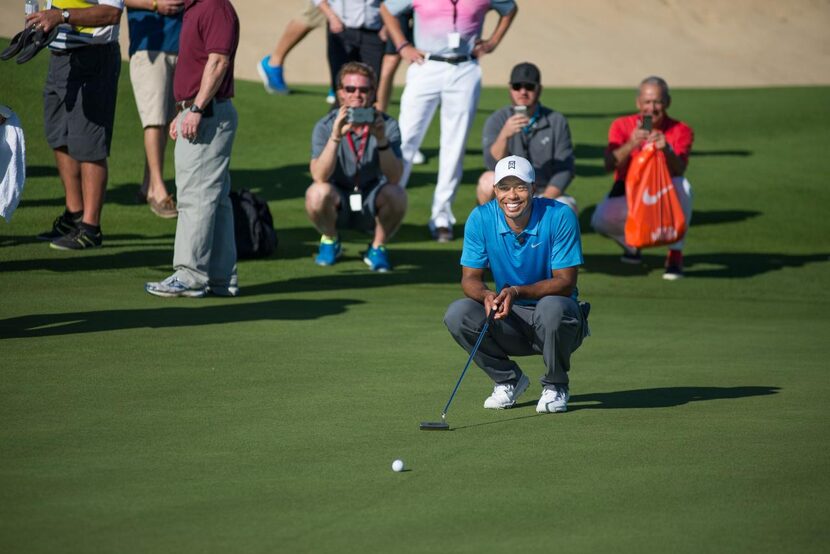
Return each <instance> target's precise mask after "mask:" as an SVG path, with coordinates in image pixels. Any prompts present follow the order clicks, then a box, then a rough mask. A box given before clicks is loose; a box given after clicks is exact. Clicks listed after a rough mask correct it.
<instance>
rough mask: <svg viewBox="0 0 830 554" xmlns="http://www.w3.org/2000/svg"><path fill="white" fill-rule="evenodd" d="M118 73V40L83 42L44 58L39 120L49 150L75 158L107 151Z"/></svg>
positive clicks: (86, 159) (102, 154)
mask: <svg viewBox="0 0 830 554" xmlns="http://www.w3.org/2000/svg"><path fill="white" fill-rule="evenodd" d="M120 72H121V50H120V48H119V46H118V43H111V44H102V45H95V46H84V47H82V48H76V49H73V50H69V51H67V52H66V53H59V54H55V53H53V54H52V55H51V56H50V57H49V71H48V73H47V75H46V86H45V87H44V89H43V125H44V128H45V131H46V142H48V143H49V146H50V147H51V148H52V149H56V148H61V147H66V150H67V152H68V153H69V155H70V156H71V157H72V158H73V159H75V160H77V161H79V162H93V161H99V160H104V159H106V158H107V156H109V153H110V144H111V143H112V128H113V121H114V120H115V98H116V94H117V93H118V75H119V73H120Z"/></svg>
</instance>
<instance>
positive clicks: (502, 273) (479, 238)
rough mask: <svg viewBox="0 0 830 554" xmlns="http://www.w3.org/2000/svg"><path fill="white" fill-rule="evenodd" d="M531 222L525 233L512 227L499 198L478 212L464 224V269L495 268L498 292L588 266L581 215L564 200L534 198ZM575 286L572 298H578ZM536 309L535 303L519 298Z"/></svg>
mask: <svg viewBox="0 0 830 554" xmlns="http://www.w3.org/2000/svg"><path fill="white" fill-rule="evenodd" d="M532 206H533V207H532V209H531V213H530V221H529V222H528V224H527V227H525V229H524V231H522V232H521V233H520V234H518V235H517V234H515V233H514V232H513V231H512V230H511V229H510V227H509V226H508V225H507V220H506V219H505V217H504V212H502V211H501V208H500V207H499V205H498V203H497V201H496V200H491V201H490V202H488V203H487V204H484V205H483V206H478V207H477V208H475V209H474V210H473V211H472V213H471V214H470V217H469V218H468V219H467V223H466V225H465V226H464V250H463V251H462V253H461V265H463V266H466V267H473V268H476V269H487V268H490V272H491V273H492V274H493V279H494V280H495V281H496V290H501V289H502V288H504V287H505V286H506V285H507V284H508V283H509V284H511V285H517V286H521V285H530V284H533V283H536V282H538V281H542V280H544V279H550V278H551V271H552V270H554V269H564V268H566V267H575V266H578V265H582V263H583V260H582V243H581V241H580V236H579V222H578V221H577V219H576V214H574V213H573V211H572V210H571V209H570V208H569V207H568V206H566V205H565V204H562V203H561V202H557V201H556V200H550V199H548V198H534V199H533V204H532ZM578 294H579V293H578V290H577V289H576V287H574V291H573V294H572V295H571V297H572V298H573V299H574V300H576V299H577V297H578ZM517 303H518V304H525V305H533V304H536V301H535V300H525V299H522V300H518V301H517Z"/></svg>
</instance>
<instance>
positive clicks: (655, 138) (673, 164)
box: [648, 130, 688, 177]
mask: <svg viewBox="0 0 830 554" xmlns="http://www.w3.org/2000/svg"><path fill="white" fill-rule="evenodd" d="M648 141H649V142H653V143H654V146H655V147H656V148H658V149H660V150H662V151H663V154H665V156H666V165H668V166H669V174H670V175H671V176H672V177H682V176H683V174H684V173H685V172H686V166H687V165H688V164H687V163H686V160H684V159H683V158H681V157H680V156H678V155H677V154H675V153H674V150H672V147H671V145H670V144H669V143H668V141H667V140H666V135H665V134H663V133H662V132H660V131H657V130H655V131H652V132H651V135H649V137H648Z"/></svg>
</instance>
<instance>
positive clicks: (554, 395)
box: [536, 385, 571, 414]
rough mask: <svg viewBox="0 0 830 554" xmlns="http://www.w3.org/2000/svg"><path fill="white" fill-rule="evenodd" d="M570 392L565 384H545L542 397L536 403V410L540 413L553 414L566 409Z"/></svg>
mask: <svg viewBox="0 0 830 554" xmlns="http://www.w3.org/2000/svg"><path fill="white" fill-rule="evenodd" d="M570 397H571V393H570V392H569V391H568V386H567V385H545V388H543V389H542V397H541V398H540V399H539V403H538V404H536V411H537V412H538V413H540V414H553V413H556V412H567V411H568V399H569V398H570Z"/></svg>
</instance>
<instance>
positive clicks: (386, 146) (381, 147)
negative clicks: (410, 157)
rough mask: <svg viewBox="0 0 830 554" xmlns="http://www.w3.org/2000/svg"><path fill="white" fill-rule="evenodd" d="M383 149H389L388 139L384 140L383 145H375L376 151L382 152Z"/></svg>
mask: <svg viewBox="0 0 830 554" xmlns="http://www.w3.org/2000/svg"><path fill="white" fill-rule="evenodd" d="M384 150H389V141H388V140H387V141H386V145H385V146H380V145H378V147H377V151H378V152H383V151H384Z"/></svg>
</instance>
